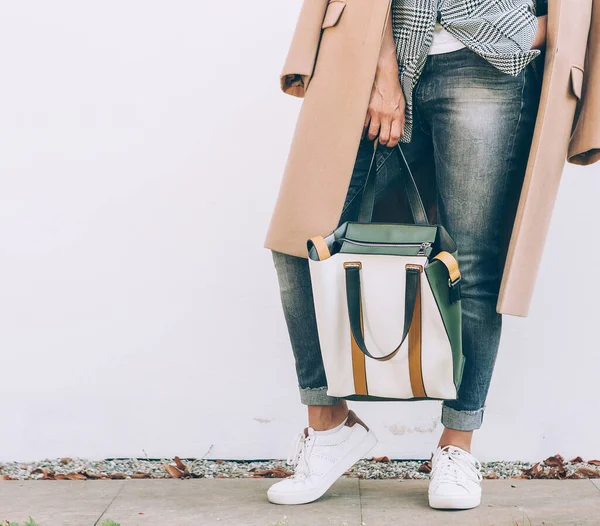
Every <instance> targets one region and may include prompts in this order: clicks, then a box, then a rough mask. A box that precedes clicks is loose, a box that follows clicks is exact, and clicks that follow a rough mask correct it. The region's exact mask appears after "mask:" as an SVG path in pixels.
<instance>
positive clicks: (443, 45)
mask: <svg viewBox="0 0 600 526" xmlns="http://www.w3.org/2000/svg"><path fill="white" fill-rule="evenodd" d="M464 47H465V45H464V44H463V43H462V42H461V41H460V40H458V39H457V38H456V37H455V36H454V35H451V34H450V33H448V31H446V30H445V29H444V28H443V27H442V25H441V24H438V23H436V24H435V30H434V32H433V42H432V43H431V47H430V48H429V55H439V54H440V53H449V52H450V51H456V50H458V49H462V48H464Z"/></svg>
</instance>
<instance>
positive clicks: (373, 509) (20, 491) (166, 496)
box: [0, 478, 600, 526]
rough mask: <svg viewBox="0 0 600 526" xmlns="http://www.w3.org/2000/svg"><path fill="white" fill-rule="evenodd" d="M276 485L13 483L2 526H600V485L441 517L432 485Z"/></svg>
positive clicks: (491, 483) (548, 486) (521, 492)
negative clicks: (309, 489) (278, 488)
mask: <svg viewBox="0 0 600 526" xmlns="http://www.w3.org/2000/svg"><path fill="white" fill-rule="evenodd" d="M274 482H276V481H275V480H272V479H230V480H227V479H194V480H124V481H106V480H100V481H24V482H18V481H7V482H2V483H1V484H0V522H1V521H2V520H10V521H15V522H19V523H22V522H23V521H24V520H26V519H27V517H28V516H31V517H32V518H33V519H34V520H35V521H36V522H37V523H38V524H39V525H40V526H67V525H68V526H71V525H73V526H92V525H96V524H98V525H101V524H102V522H103V521H104V520H106V519H112V520H113V521H115V522H117V523H119V524H120V525H121V526H130V525H137V524H141V525H161V526H165V525H177V526H180V525H181V526H183V525H204V524H209V525H212V524H214V525H222V524H235V525H243V526H246V525H248V526H250V525H260V526H274V525H277V526H288V525H289V526H292V525H301V526H306V525H310V526H320V525H326V526H342V525H347V526H355V525H356V526H360V525H361V523H362V524H365V525H366V526H379V525H387V524H389V525H392V524H393V525H395V526H396V525H420V524H424V525H427V526H437V525H458V526H470V525H477V526H487V525H490V526H491V525H493V526H504V525H506V526H509V525H510V526H517V525H518V526H526V525H527V526H528V525H544V526H549V525H563V524H572V525H578V526H579V525H594V526H600V481H599V480H565V481H559V480H485V481H484V482H483V490H484V499H483V502H482V504H481V506H480V507H479V508H477V509H474V510H469V511H455V512H440V511H434V510H432V509H430V508H429V507H428V505H427V496H426V493H427V482H428V481H426V480H419V481H407V480H360V479H356V478H342V479H340V480H339V481H338V482H336V483H335V484H334V486H333V487H332V488H331V489H330V490H329V491H328V492H327V494H326V495H325V496H324V497H322V498H321V499H320V500H319V501H317V502H315V503H312V504H308V505H303V506H277V505H274V504H270V503H269V502H268V501H267V498H266V495H265V492H266V490H267V488H268V487H269V486H270V485H271V484H273V483H274Z"/></svg>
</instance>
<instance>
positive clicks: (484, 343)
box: [272, 48, 541, 431]
mask: <svg viewBox="0 0 600 526" xmlns="http://www.w3.org/2000/svg"><path fill="white" fill-rule="evenodd" d="M538 68H539V63H537V62H535V63H531V64H530V65H529V66H527V67H526V68H525V69H524V70H523V71H522V72H521V73H520V74H519V75H518V76H516V77H513V76H510V75H507V74H505V73H502V72H501V71H499V70H497V69H496V68H494V67H493V66H491V65H490V64H489V63H488V62H487V61H486V60H484V59H483V58H481V57H479V56H478V55H476V54H475V53H473V52H472V51H470V50H469V49H467V48H463V49H461V50H458V51H454V52H450V53H444V54H440V55H431V56H429V57H428V59H427V63H426V65H425V69H424V71H423V73H422V75H421V78H420V79H419V82H418V84H417V86H416V87H415V91H414V101H415V105H414V117H415V123H414V133H413V137H412V140H411V142H410V143H409V144H403V145H402V149H403V151H404V153H405V155H406V157H407V160H408V162H409V164H410V165H411V169H413V170H414V171H415V172H416V173H417V174H418V173H419V172H420V171H422V170H424V169H425V168H427V167H428V166H429V167H430V166H431V165H433V167H434V168H435V186H436V187H437V192H436V194H435V199H436V204H437V211H438V212H437V213H438V216H437V218H436V219H437V221H436V222H437V223H438V224H441V225H443V226H444V227H445V228H446V229H447V230H448V232H449V233H450V235H451V236H452V237H453V239H454V240H455V242H456V244H457V246H458V259H459V265H460V269H461V275H462V283H461V293H462V311H463V326H462V331H463V354H464V356H465V367H464V373H463V379H462V382H461V385H460V389H459V392H458V398H457V399H456V400H451V401H445V402H444V403H443V405H442V424H443V425H444V426H445V427H449V428H452V429H458V430H463V431H470V430H474V429H478V428H479V427H481V424H482V421H483V413H484V409H485V400H486V397H487V393H488V390H489V386H490V381H491V378H492V372H493V369H494V364H495V361H496V355H497V352H498V346H499V343H500V333H501V328H502V315H501V314H498V313H497V312H496V303H497V300H498V293H499V289H500V282H501V279H502V270H503V267H504V261H505V257H506V250H507V246H508V240H509V236H510V232H511V229H512V225H513V222H514V216H515V212H516V207H517V204H518V198H519V194H520V190H521V187H522V183H523V176H524V173H525V169H526V165H527V160H528V156H529V149H530V146H531V139H532V135H533V129H534V125H535V118H536V114H537V108H538V103H539V92H540V85H541V82H540V73H539V71H538ZM372 151H373V150H372V143H369V142H368V141H366V140H363V141H362V142H361V144H360V147H359V150H358V155H357V159H356V164H355V167H354V171H353V174H352V178H351V181H350V184H349V188H348V193H347V196H346V202H345V204H344V207H343V211H342V214H341V217H340V221H339V224H341V223H343V222H344V221H348V220H354V221H355V220H356V219H357V217H358V210H359V207H360V198H361V196H362V189H363V186H364V183H365V178H366V175H367V171H368V167H369V162H370V158H371V154H372ZM399 167H400V165H399V159H398V152H397V149H389V148H385V147H380V148H379V151H378V153H377V156H376V199H377V201H380V200H381V198H382V197H383V196H384V195H385V194H386V190H387V189H388V188H389V186H390V185H391V184H392V183H393V182H394V180H395V179H398V178H399ZM417 179H419V178H418V177H417ZM421 184H423V183H422V182H421ZM421 190H423V189H421ZM315 234H317V233H315ZM321 234H325V233H324V232H321ZM272 255H273V261H274V265H275V268H276V271H277V275H278V280H279V286H280V292H281V301H282V305H283V311H284V316H285V319H286V323H287V327H288V332H289V336H290V340H291V345H292V350H293V353H294V357H295V363H296V372H297V376H298V383H299V387H300V399H301V402H302V403H304V404H306V405H331V404H335V403H337V402H339V401H340V399H338V398H334V397H330V396H328V395H327V393H326V391H327V381H326V377H325V371H324V368H323V360H322V357H321V350H320V346H319V339H318V333H317V325H316V319H315V311H314V304H313V296H312V290H311V282H310V273H309V268H308V260H307V259H304V258H299V257H296V256H290V255H288V254H283V253H280V252H276V251H272Z"/></svg>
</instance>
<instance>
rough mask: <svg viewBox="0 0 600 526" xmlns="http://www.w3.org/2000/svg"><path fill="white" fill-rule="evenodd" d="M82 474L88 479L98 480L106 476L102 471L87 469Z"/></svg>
mask: <svg viewBox="0 0 600 526" xmlns="http://www.w3.org/2000/svg"><path fill="white" fill-rule="evenodd" d="M83 474H84V475H85V476H86V477H87V478H89V479H98V480H100V479H106V478H108V475H105V474H104V473H90V472H89V471H84V472H83Z"/></svg>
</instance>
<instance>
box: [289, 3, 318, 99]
mask: <svg viewBox="0 0 600 526" xmlns="http://www.w3.org/2000/svg"><path fill="white" fill-rule="evenodd" d="M327 5H328V0H304V3H303V4H302V9H301V10H300V16H299V17H298V22H297V24H296V30H295V31H294V36H293V38H292V43H291V45H290V49H289V51H288V55H287V58H286V60H285V64H284V66H283V70H282V72H281V78H280V81H281V89H282V90H283V92H284V93H287V94H288V95H293V96H295V97H304V94H305V93H306V89H307V88H308V84H309V82H310V79H311V76H312V73H313V70H314V67H315V62H316V60H317V50H318V49H319V42H320V40H321V26H322V25H323V20H324V18H325V12H326V10H327Z"/></svg>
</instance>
